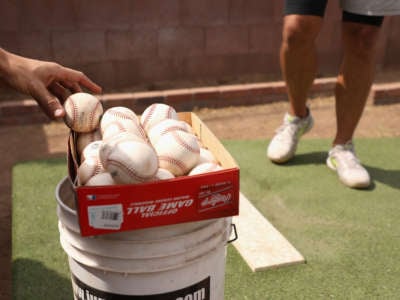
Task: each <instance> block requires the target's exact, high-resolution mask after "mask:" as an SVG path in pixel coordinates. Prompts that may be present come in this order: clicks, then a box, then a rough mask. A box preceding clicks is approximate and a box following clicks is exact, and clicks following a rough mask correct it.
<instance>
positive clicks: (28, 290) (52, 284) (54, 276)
mask: <svg viewBox="0 0 400 300" xmlns="http://www.w3.org/2000/svg"><path fill="white" fill-rule="evenodd" d="M12 271H13V289H12V290H13V299H21V300H22V299H57V300H63V299H65V300H67V299H68V300H70V299H72V285H71V281H70V280H67V279H66V278H65V277H62V276H60V274H58V273H57V272H55V271H54V270H51V269H48V268H47V267H46V266H45V265H43V264H42V263H41V262H38V261H35V260H32V259H26V258H19V259H16V260H15V261H14V262H13V264H12Z"/></svg>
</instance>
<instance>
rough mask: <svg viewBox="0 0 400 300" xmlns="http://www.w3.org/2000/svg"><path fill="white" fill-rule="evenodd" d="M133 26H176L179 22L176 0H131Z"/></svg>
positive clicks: (177, 2)
mask: <svg viewBox="0 0 400 300" xmlns="http://www.w3.org/2000/svg"><path fill="white" fill-rule="evenodd" d="M130 23H131V25H133V26H135V27H136V26H150V27H152V28H159V27H161V26H177V25H178V24H179V1H178V0H146V1H142V0H133V1H132V18H131V22H130Z"/></svg>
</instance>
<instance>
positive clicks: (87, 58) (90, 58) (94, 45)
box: [79, 30, 107, 63]
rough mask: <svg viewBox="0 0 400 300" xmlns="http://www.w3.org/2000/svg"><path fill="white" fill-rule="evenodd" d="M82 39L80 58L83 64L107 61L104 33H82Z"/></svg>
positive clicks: (98, 31) (97, 31)
mask: <svg viewBox="0 0 400 300" xmlns="http://www.w3.org/2000/svg"><path fill="white" fill-rule="evenodd" d="M80 38H81V39H80V42H79V45H80V57H81V60H82V62H83V63H90V62H99V61H104V60H106V59H107V54H106V42H105V32H104V31H101V30H93V31H92V30H90V31H81V32H80Z"/></svg>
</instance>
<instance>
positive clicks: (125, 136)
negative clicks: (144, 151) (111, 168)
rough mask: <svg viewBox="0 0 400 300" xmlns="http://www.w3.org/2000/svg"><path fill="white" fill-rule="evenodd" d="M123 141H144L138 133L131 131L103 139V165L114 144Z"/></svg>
mask: <svg viewBox="0 0 400 300" xmlns="http://www.w3.org/2000/svg"><path fill="white" fill-rule="evenodd" d="M122 141H136V142H140V143H144V142H143V139H142V138H140V137H138V136H137V135H135V134H133V133H131V132H121V133H118V134H116V135H115V136H113V137H111V138H109V139H108V140H103V141H102V143H101V145H100V149H99V157H100V162H101V163H102V164H103V165H104V164H105V161H106V159H107V157H108V155H109V154H110V153H111V151H112V149H113V148H114V146H115V145H116V144H118V143H120V142H122Z"/></svg>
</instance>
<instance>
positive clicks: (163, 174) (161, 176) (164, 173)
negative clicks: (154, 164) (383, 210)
mask: <svg viewBox="0 0 400 300" xmlns="http://www.w3.org/2000/svg"><path fill="white" fill-rule="evenodd" d="M172 178H175V176H174V174H172V173H171V172H170V171H168V170H166V169H162V168H159V169H158V170H157V173H156V175H155V176H154V180H165V179H172Z"/></svg>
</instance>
